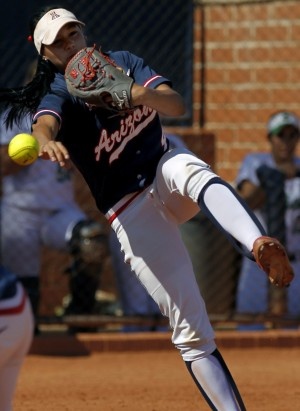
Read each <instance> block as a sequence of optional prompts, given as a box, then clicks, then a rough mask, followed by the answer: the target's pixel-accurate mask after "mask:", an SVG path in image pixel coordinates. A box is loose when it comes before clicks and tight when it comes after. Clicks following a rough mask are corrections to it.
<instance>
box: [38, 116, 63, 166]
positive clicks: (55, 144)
mask: <svg viewBox="0 0 300 411" xmlns="http://www.w3.org/2000/svg"><path fill="white" fill-rule="evenodd" d="M58 130H59V123H58V121H57V120H56V119H55V118H54V117H52V116H42V117H39V118H38V121H37V122H36V123H35V124H34V125H33V126H32V135H33V136H34V137H35V138H36V139H37V141H38V143H39V147H40V154H39V156H40V157H42V158H44V159H50V160H51V161H57V162H59V164H60V165H61V166H66V161H67V160H69V153H68V150H67V149H66V148H65V147H64V145H63V144H62V143H61V142H59V141H55V138H56V135H57V133H58Z"/></svg>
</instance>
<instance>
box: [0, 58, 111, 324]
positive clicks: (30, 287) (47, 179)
mask: <svg viewBox="0 0 300 411" xmlns="http://www.w3.org/2000/svg"><path fill="white" fill-rule="evenodd" d="M36 64H37V63H36V61H34V62H33V63H32V64H31V65H30V67H29V69H28V73H27V76H26V80H25V83H28V82H29V81H30V80H31V78H32V77H33V75H34V73H35V70H36ZM5 120H6V113H5V112H2V113H1V118H0V167H1V170H0V171H1V172H0V181H1V188H2V190H1V191H2V192H1V201H0V207H1V208H0V211H1V216H0V218H1V225H2V229H1V233H0V240H1V245H0V247H1V249H0V251H1V261H2V263H3V264H4V265H5V267H7V268H8V269H9V270H10V271H12V272H14V273H16V275H17V276H18V278H19V279H20V281H21V282H22V283H23V285H24V287H25V289H26V291H27V293H28V296H29V298H30V301H31V304H32V309H33V313H34V315H35V317H37V316H38V311H39V299H40V271H41V252H42V246H46V247H50V248H53V249H55V250H60V251H65V252H68V253H69V254H70V256H71V264H70V267H69V268H68V269H67V270H66V272H67V273H68V274H69V288H70V301H69V304H68V306H67V307H66V308H65V313H67V314H87V313H92V312H93V310H94V308H95V304H96V299H95V296H96V292H97V289H98V287H99V278H100V274H101V270H102V262H103V259H104V256H106V255H107V237H106V234H105V232H104V227H103V226H102V224H100V223H99V222H97V221H94V220H91V219H89V218H88V216H87V215H86V214H85V213H84V212H83V210H82V209H81V208H80V207H79V205H78V204H77V202H76V201H75V198H74V184H73V172H72V167H71V166H70V167H69V168H62V167H60V166H59V165H58V164H57V163H52V162H51V161H45V160H42V159H40V158H38V159H37V160H36V161H35V162H34V163H33V164H31V165H29V166H20V165H18V164H16V163H14V162H13V161H12V160H11V159H10V158H9V156H8V144H9V142H10V140H11V139H12V138H13V137H14V136H15V135H17V134H19V133H29V134H30V132H31V119H30V118H29V117H28V116H26V117H23V118H21V120H20V122H19V123H18V124H16V123H15V124H13V125H12V127H7V126H6V123H5ZM36 331H37V328H36Z"/></svg>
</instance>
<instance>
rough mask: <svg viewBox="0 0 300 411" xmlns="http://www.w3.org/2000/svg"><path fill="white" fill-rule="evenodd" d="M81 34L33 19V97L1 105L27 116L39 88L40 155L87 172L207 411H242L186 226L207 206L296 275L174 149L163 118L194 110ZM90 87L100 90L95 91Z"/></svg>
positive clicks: (75, 26) (152, 76) (73, 22)
mask: <svg viewBox="0 0 300 411" xmlns="http://www.w3.org/2000/svg"><path fill="white" fill-rule="evenodd" d="M83 27H84V23H82V22H80V21H79V20H78V19H77V18H76V17H75V16H74V14H73V13H71V12H70V11H68V10H65V9H51V10H48V11H47V10H43V11H42V12H41V13H40V14H39V15H37V14H36V15H35V16H34V18H33V20H32V22H31V29H32V31H31V38H32V40H33V41H34V44H35V47H36V49H37V51H38V53H39V55H40V62H39V68H38V75H37V76H36V77H35V79H34V80H33V82H32V84H31V86H30V89H31V92H29V90H28V89H27V90H23V94H22V96H21V93H20V91H19V92H18V91H17V90H16V91H15V93H12V92H11V91H9V90H8V91H6V90H2V91H1V93H0V98H1V99H2V100H6V101H9V102H10V103H11V104H14V110H18V108H19V109H22V108H23V109H24V107H25V106H26V102H25V104H24V96H25V95H26V97H27V100H28V101H27V103H28V104H27V106H29V105H30V104H31V107H32V105H34V102H33V101H32V98H33V97H32V96H33V94H32V91H33V88H34V87H35V90H41V92H42V94H40V95H39V98H38V99H37V100H36V103H37V107H36V110H35V114H34V121H33V125H32V134H33V135H34V136H35V137H36V138H37V139H38V141H39V144H40V155H41V156H42V157H43V158H48V159H50V161H57V162H59V163H60V165H62V166H64V165H65V164H66V162H67V161H68V159H69V158H71V159H72V161H73V162H74V164H75V165H76V166H77V167H78V169H79V170H80V171H81V173H82V175H83V176H84V178H85V180H86V182H87V184H88V185H89V187H90V190H91V192H92V194H93V196H94V198H95V201H96V204H97V206H98V208H99V210H100V211H101V212H102V213H103V214H104V215H105V216H106V218H107V220H108V221H109V222H110V224H111V227H112V229H113V230H114V231H115V232H116V234H117V237H118V239H119V242H120V247H121V249H122V251H123V253H124V259H125V261H126V262H128V263H129V264H130V266H131V268H132V270H133V271H134V272H135V274H136V275H137V276H138V278H139V280H140V281H141V283H142V284H143V285H144V287H145V288H146V289H147V291H148V293H149V294H150V295H151V296H152V298H153V299H154V300H155V301H156V303H157V304H158V306H159V308H160V310H161V312H162V313H163V315H165V316H167V317H168V318H169V322H170V326H171V328H172V330H173V335H172V341H173V343H174V345H175V346H176V348H177V349H178V350H179V351H180V353H181V355H182V358H183V360H184V361H185V363H186V365H187V368H188V370H189V372H190V374H191V376H192V378H193V380H194V381H195V383H196V385H197V387H198V389H199V391H200V392H201V393H202V394H203V397H204V398H205V400H206V401H207V403H208V405H209V406H210V408H211V409H212V410H222V411H235V410H245V409H246V408H245V405H244V403H243V400H242V398H241V396H240V394H239V392H238V389H237V387H236V384H235V383H234V380H233V377H232V376H231V374H230V372H229V370H228V368H227V366H226V364H225V362H224V360H223V359H222V356H221V354H220V352H219V351H218V349H217V347H216V343H215V340H214V332H213V328H212V326H211V324H210V322H209V318H208V315H207V312H206V308H205V303H204V301H203V299H202V297H201V295H200V292H199V288H198V285H197V282H196V279H195V275H194V272H193V267H192V263H191V260H190V257H189V255H188V252H187V250H186V248H185V246H184V244H183V241H182V239H181V236H180V231H179V228H178V225H179V224H181V223H183V222H185V221H187V220H188V219H190V218H191V217H193V216H194V215H195V214H196V213H197V212H199V208H200V209H201V210H202V212H203V213H205V214H206V215H207V216H208V217H209V218H211V219H212V220H213V221H214V222H215V223H216V224H217V225H218V226H219V228H220V230H222V231H223V232H224V233H227V235H228V236H229V237H230V238H234V240H232V241H234V242H238V243H241V244H243V245H244V246H245V247H246V249H247V250H248V254H249V256H251V254H252V253H253V254H254V257H255V259H256V261H257V263H258V264H260V265H261V266H262V267H263V269H264V270H265V271H266V273H267V275H268V276H269V277H270V279H271V281H273V282H274V283H275V284H277V285H278V286H285V285H288V284H289V283H290V282H291V280H292V278H293V272H292V269H291V266H290V263H289V261H288V258H287V255H286V253H285V250H284V248H283V247H282V246H281V244H280V243H279V242H278V241H277V240H276V239H271V238H269V237H265V236H264V232H263V229H262V228H261V226H260V224H259V223H258V221H257V220H256V218H255V217H254V215H253V214H252V212H251V211H250V210H248V208H246V206H245V205H244V203H243V202H242V201H241V199H240V198H239V197H237V194H236V192H235V191H234V190H233V189H232V188H231V187H230V186H229V185H228V184H226V183H225V182H224V181H223V180H221V178H219V177H218V176H217V175H216V174H215V173H213V171H212V170H211V169H210V167H209V165H208V164H206V163H205V162H204V161H202V160H201V159H199V158H197V157H196V156H195V154H193V153H192V152H190V151H189V150H187V149H182V148H176V149H171V150H170V149H169V144H168V140H167V138H166V137H165V135H164V133H163V132H162V127H161V123H160V118H159V113H160V114H163V115H165V116H172V117H180V116H181V115H183V114H184V112H185V106H184V103H183V99H182V97H181V96H180V95H179V94H178V93H177V92H176V91H174V90H173V89H172V86H171V82H170V81H169V80H168V79H167V78H165V77H163V76H161V75H159V74H158V73H156V72H155V71H154V70H153V69H152V68H151V67H149V66H148V65H147V64H146V63H145V62H144V61H143V59H142V58H140V57H137V56H135V55H133V54H131V53H130V52H127V51H115V52H109V53H105V54H103V52H102V53H101V52H97V51H96V50H95V47H90V48H87V49H86V37H85V35H84V32H83ZM77 53H78V54H77ZM103 56H104V57H103ZM73 57H74V60H73V62H74V66H73V67H70V65H68V63H69V62H70V61H71V59H73ZM103 59H104V60H105V61H104V60H103ZM71 64H72V63H71ZM67 65H68V70H67V71H66V73H68V76H67V79H68V85H69V86H70V85H71V84H72V83H74V82H75V83H76V84H77V86H78V87H79V90H77V91H78V93H79V94H81V95H82V97H81V98H78V97H75V96H74V95H72V94H70V92H69V91H68V89H67V86H66V80H65V76H64V73H65V69H66V66H67ZM120 73H121V74H120ZM95 76H96V80H95ZM98 76H99V77H98ZM100 77H101V78H100ZM91 79H92V80H95V82H94V83H93V82H92V85H93V84H99V87H96V88H94V89H93V86H92V85H91V84H90V82H91ZM110 79H111V80H112V83H113V84H110ZM116 79H119V80H120V82H119V83H118V82H115V83H114V81H115V80H116ZM42 80H43V82H41V81H42ZM81 86H82V88H81ZM45 90H49V91H48V92H47V91H46V92H45ZM111 90H113V91H112V92H111ZM87 91H89V93H91V94H89V93H88V95H86V92H87ZM102 91H104V94H102ZM24 93H25V94H24ZM74 93H75V92H74ZM78 93H77V94H78ZM41 98H42V99H41ZM11 115H12V116H11V117H13V112H12V113H11ZM199 247H201V245H200V244H199ZM141 372H142V370H141Z"/></svg>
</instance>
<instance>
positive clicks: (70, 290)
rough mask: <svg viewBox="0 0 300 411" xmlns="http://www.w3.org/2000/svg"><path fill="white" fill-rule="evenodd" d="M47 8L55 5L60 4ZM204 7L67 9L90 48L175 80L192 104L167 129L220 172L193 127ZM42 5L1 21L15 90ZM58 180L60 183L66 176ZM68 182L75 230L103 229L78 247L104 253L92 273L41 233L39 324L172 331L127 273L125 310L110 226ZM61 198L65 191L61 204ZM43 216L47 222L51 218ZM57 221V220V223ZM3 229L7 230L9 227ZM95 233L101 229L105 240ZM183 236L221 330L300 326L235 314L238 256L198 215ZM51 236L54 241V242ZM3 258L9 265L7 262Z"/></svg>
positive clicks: (178, 2)
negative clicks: (199, 19) (32, 21)
mask: <svg viewBox="0 0 300 411" xmlns="http://www.w3.org/2000/svg"><path fill="white" fill-rule="evenodd" d="M215 3H216V4H217V3H218V2H215ZM255 3H257V2H255ZM43 4H44V5H47V4H53V2H44V3H43ZM203 4H205V5H206V6H207V5H209V4H210V5H212V4H213V2H203ZM203 4H202V2H193V1H191V0H188V1H187V0H162V1H160V2H158V1H155V0H143V1H141V0H135V1H132V0H119V1H117V0H106V1H105V2H103V1H93V2H86V1H83V0H78V1H76V2H75V1H61V2H60V5H61V6H63V7H66V8H69V9H72V10H73V11H74V13H75V14H76V15H77V17H78V18H79V19H80V20H82V21H84V22H86V23H87V28H86V34H87V38H88V43H89V44H93V43H96V44H98V45H100V46H101V47H102V48H103V50H117V49H125V50H126V49H127V50H130V51H131V52H133V53H135V54H137V55H141V56H143V57H144V59H145V60H146V61H147V62H149V64H150V65H151V66H152V67H154V68H155V69H156V70H157V71H158V72H159V73H161V74H162V75H165V76H166V77H168V78H170V79H172V81H173V85H174V88H175V89H177V90H178V91H179V92H180V93H181V94H182V95H183V97H184V99H185V102H186V105H187V107H188V112H187V114H186V116H185V117H184V118H181V119H180V121H178V120H175V119H171V120H168V121H167V120H166V119H163V123H164V126H165V127H166V129H167V130H168V129H169V130H171V131H172V132H175V133H176V134H178V135H180V136H181V137H182V139H183V140H184V141H185V143H186V144H187V145H188V146H189V147H190V148H191V149H192V150H193V151H195V152H196V153H197V154H198V155H199V156H201V157H202V158H204V160H206V161H208V162H209V163H210V164H212V165H214V163H215V161H216V159H215V139H216V136H215V135H213V134H211V135H210V136H209V141H210V142H209V143H207V141H208V140H206V138H205V134H207V133H206V132H205V130H202V129H199V127H198V128H197V127H196V131H193V126H194V124H193V118H195V116H194V111H195V110H196V111H197V110H198V111H199V110H203V107H196V106H195V102H194V100H193V96H195V94H194V93H195V90H194V89H193V87H195V82H194V75H195V74H194V70H195V47H196V48H197V47H198V46H199V45H198V46H197V44H195V38H194V35H195V33H194V31H193V27H194V24H195V9H196V8H197V7H200V6H203ZM40 5H41V4H40V1H33V0H27V1H26V2H19V1H17V0H11V1H10V2H9V3H8V4H7V5H6V6H5V7H6V14H5V15H4V14H3V13H2V17H1V19H2V21H1V44H0V51H1V56H2V59H1V62H0V64H1V86H10V87H13V86H16V85H20V84H22V82H23V78H24V75H25V71H26V67H27V65H28V64H29V62H30V61H32V59H33V58H34V56H35V53H34V50H33V45H32V44H29V43H28V42H27V40H26V38H27V36H28V34H29V33H28V32H27V31H26V30H27V21H28V18H29V16H30V15H31V13H32V11H33V10H35V9H36V8H37V7H40ZM25 18H26V19H25ZM201 70H202V68H201ZM204 80H205V79H204ZM196 117H197V116H196ZM187 130H188V131H187ZM57 178H60V177H59V174H57ZM71 178H72V179H73V180H74V195H75V199H76V201H77V203H78V205H79V207H80V209H81V211H82V212H83V213H84V214H83V215H82V216H80V212H78V214H76V218H75V219H73V220H72V218H71V217H70V224H72V223H73V228H74V226H75V225H76V224H75V223H78V221H82V219H83V220H85V219H86V221H88V222H89V223H90V222H96V223H97V224H99V226H98V228H97V229H96V231H95V230H94V229H95V227H94V226H93V225H92V226H89V225H88V226H87V229H86V230H85V227H84V229H83V233H82V232H80V233H79V234H78V232H77V234H78V238H77V240H78V241H79V245H78V244H77V247H83V248H85V247H87V246H90V247H94V248H92V249H93V250H94V251H95V250H96V249H97V247H98V246H99V247H100V248H101V251H100V254H99V255H100V258H99V261H98V264H96V265H95V264H94V261H92V262H91V261H89V262H88V263H86V262H85V263H84V264H87V265H83V266H82V263H81V262H78V258H77V256H76V252H74V250H72V249H71V248H70V244H68V245H67V246H66V245H65V246H64V247H60V244H58V243H56V244H55V242H54V244H52V245H51V246H49V244H45V243H43V238H46V234H45V232H43V230H44V228H43V226H42V225H41V226H40V235H41V237H40V239H39V242H40V256H39V255H36V256H35V257H34V258H35V259H36V260H39V259H40V264H41V268H40V272H39V278H40V284H39V289H40V302H39V308H38V312H37V316H38V318H39V322H40V323H41V324H45V323H46V324H47V325H49V324H58V323H59V324H67V326H68V327H69V328H70V329H73V330H78V329H85V328H87V329H88V330H91V329H94V330H97V331H99V330H103V329H105V330H106V329H109V330H120V329H123V328H124V327H125V328H126V327H128V328H129V329H136V328H135V327H138V328H139V329H150V330H156V329H165V328H166V327H167V324H166V321H165V319H163V318H162V317H161V316H160V315H159V313H158V311H157V308H156V307H154V306H153V305H152V304H151V302H150V301H149V300H148V299H147V297H146V296H145V293H144V290H143V288H141V287H140V284H137V283H136V282H135V281H134V280H133V282H132V281H131V280H132V273H130V272H128V274H127V275H128V276H131V277H130V281H128V287H129V286H130V284H131V286H132V287H133V288H132V289H131V290H130V289H128V290H127V291H128V295H129V296H131V300H132V301H131V304H129V303H128V301H127V303H126V296H124V295H123V291H124V284H125V286H126V282H125V283H124V282H123V283H122V285H121V286H120V284H121V282H122V279H121V278H120V277H119V276H118V275H117V273H116V265H115V260H114V258H113V255H112V249H111V243H110V236H111V233H110V228H109V226H108V225H107V223H106V221H105V220H104V219H103V217H102V216H101V215H100V214H99V213H98V211H97V209H96V207H95V204H94V200H93V199H92V198H91V195H90V193H89V191H88V189H87V187H86V185H85V183H84V182H83V181H82V178H81V176H80V175H79V174H78V173H77V172H76V171H74V172H73V174H72V177H71ZM20 184H21V180H20ZM62 187H63V186H62ZM40 190H41V192H43V195H44V196H45V202H47V201H48V202H49V204H50V203H51V201H52V200H51V195H52V193H51V187H50V186H49V187H45V186H44V187H42V186H41V187H40ZM64 195H65V194H64V192H62V197H64ZM47 196H49V197H48V199H47ZM43 212H44V214H46V211H45V210H43ZM52 212H53V211H52ZM37 213H39V211H38V210H36V212H35V214H36V216H37ZM54 214H55V212H53V217H55V216H54ZM79 217H80V218H79ZM36 220H38V219H37V218H36ZM41 221H42V219H41ZM53 221H55V218H53ZM3 224H7V221H4V222H3ZM9 224H10V241H11V242H10V247H12V249H13V254H14V257H13V258H14V259H15V260H18V259H19V260H20V261H21V263H19V264H21V265H24V266H26V265H28V266H30V261H29V259H30V256H29V255H28V254H27V252H26V243H22V242H21V241H18V240H17V238H18V237H19V235H18V231H22V230H23V225H22V220H21V219H20V220H18V218H15V219H14V220H13V221H10V222H9ZM41 224H42V223H41ZM50 224H51V221H50ZM56 224H57V230H62V227H63V224H62V223H60V222H57V223H56ZM99 227H100V228H99ZM55 229H56V226H55V225H53V224H52V226H51V230H53V232H54V231H55ZM98 229H99V230H100V231H101V233H100V234H99V232H98V231H97V230H98ZM14 230H16V231H14ZM181 230H182V236H183V239H184V241H185V243H186V245H187V248H188V250H189V252H190V255H191V258H192V262H193V265H194V268H195V274H196V277H197V281H198V284H199V288H200V289H201V292H202V295H203V297H204V299H205V301H206V304H207V309H208V312H209V315H210V317H211V319H212V321H213V322H214V323H215V324H216V326H217V325H218V326H222V327H223V326H224V327H231V326H236V325H237V324H241V323H243V324H244V323H248V322H250V323H252V322H256V323H264V324H267V325H268V326H277V325H278V324H279V325H280V326H281V325H282V324H289V325H290V324H291V325H292V326H294V325H295V324H296V325H297V324H298V321H299V317H298V316H286V315H285V314H284V313H279V315H278V314H277V315H276V316H274V315H271V314H270V313H268V312H265V313H257V314H255V315H237V314H236V312H235V304H236V292H237V284H238V278H239V271H240V267H241V257H240V255H239V254H238V253H237V251H236V250H235V249H234V248H233V247H232V245H231V244H230V243H229V242H228V240H227V239H225V237H223V235H222V234H220V233H219V231H218V230H217V229H216V228H215V227H214V226H213V225H212V224H211V223H210V222H209V221H208V220H207V219H205V218H204V217H203V216H202V215H201V214H199V215H197V216H196V217H195V218H194V219H193V220H191V221H190V222H188V223H186V224H184V225H183V226H182V228H181ZM32 235H33V234H32V233H31V232H30V231H28V237H27V240H28V242H30V241H31V240H32V237H31V236H32ZM53 237H54V238H55V234H53ZM14 239H15V240H14ZM97 250H98V251H95V255H98V254H97V252H99V249H97ZM2 258H3V260H5V258H4V256H2ZM126 270H128V268H126ZM78 273H79V275H78ZM17 274H18V273H17ZM32 274H33V272H32ZM134 289H135V291H134ZM78 293H79V294H80V296H81V297H80V299H81V300H82V298H83V300H86V301H87V304H86V305H85V304H84V303H82V301H81V302H78V304H79V306H78V305H77V306H76V304H74V298H76V297H74V296H76V295H78ZM72 297H73V305H72ZM284 298H285V297H284ZM76 301H77V300H76ZM78 301H79V300H78ZM89 302H90V303H91V304H89ZM80 304H82V305H80ZM299 314H300V313H299Z"/></svg>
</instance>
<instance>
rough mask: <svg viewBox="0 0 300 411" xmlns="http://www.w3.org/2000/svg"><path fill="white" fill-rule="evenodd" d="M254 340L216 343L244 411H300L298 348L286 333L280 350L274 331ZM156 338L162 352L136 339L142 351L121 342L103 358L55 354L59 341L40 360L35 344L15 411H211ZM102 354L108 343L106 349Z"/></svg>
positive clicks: (179, 364) (21, 380) (178, 362)
mask: <svg viewBox="0 0 300 411" xmlns="http://www.w3.org/2000/svg"><path fill="white" fill-rule="evenodd" d="M221 335H222V336H223V335H224V334H221ZM251 335H253V337H252V340H256V343H255V344H254V345H253V344H252V346H251V344H249V341H250V337H247V338H245V335H242V336H241V335H240V336H241V338H242V339H243V338H244V341H246V342H247V344H244V345H245V348H241V344H235V346H234V344H233V335H231V337H230V338H231V340H230V341H231V342H230V345H231V346H232V345H233V348H228V347H227V346H226V345H228V343H229V340H228V341H227V343H226V342H225V339H224V338H225V337H223V340H222V339H221V338H220V337H219V341H220V345H221V346H222V347H221V352H222V354H223V356H224V358H225V360H226V361H227V363H228V365H229V367H230V369H231V371H232V373H233V375H234V377H235V379H236V382H237V384H238V386H239V389H240V391H241V393H242V395H243V397H244V400H245V403H246V406H247V410H253V411H295V410H298V409H300V372H299V370H300V346H299V344H297V345H298V346H297V345H295V344H294V343H292V344H290V341H292V340H293V338H288V335H285V339H282V340H281V345H282V347H281V348H280V345H278V341H280V340H276V341H275V339H274V333H273V334H271V335H273V339H272V338H270V337H268V338H265V340H263V339H262V337H260V338H258V335H259V334H258V335H255V334H251ZM279 335H280V333H279ZM297 335H298V333H297ZM112 337H113V338H112ZM112 337H110V336H99V337H97V336H92V335H91V337H90V338H89V337H88V336H84V337H81V339H82V340H84V341H87V340H91V341H92V340H94V341H95V340H97V339H102V340H103V339H104V340H106V341H108V340H109V339H111V338H112V339H117V338H118V337H117V336H112ZM158 337H159V338H158V342H159V345H161V346H163V347H164V348H163V349H161V350H160V349H159V345H155V343H154V342H155V336H153V334H152V336H151V338H150V337H149V340H148V343H147V337H146V336H145V337H143V338H142V337H141V336H137V338H136V340H139V339H140V341H143V344H144V348H145V349H144V350H142V349H140V350H136V351H135V350H134V349H133V350H131V349H130V346H129V345H128V346H126V344H125V345H124V347H125V351H122V350H120V346H116V345H111V346H110V347H111V348H110V350H109V349H105V350H103V347H102V350H101V351H102V352H99V350H98V351H97V350H95V351H88V350H85V351H83V350H81V351H78V350H77V351H76V350H73V351H72V349H71V347H70V351H66V354H67V355H62V354H60V355H58V354H57V352H58V351H57V347H56V349H54V345H55V344H56V345H57V344H58V345H59V343H58V340H53V339H51V338H49V340H50V343H51V344H52V347H53V349H52V354H51V352H49V351H48V355H45V354H44V355H41V354H38V355H37V354H33V352H36V353H38V352H42V346H41V345H36V344H35V347H33V350H32V351H31V352H32V353H31V354H30V355H29V356H28V357H27V358H26V360H25V363H24V366H23V368H22V372H21V375H20V378H19V383H18V387H17V391H16V396H15V404H14V405H15V408H14V411H57V410H59V411H96V410H97V411H98V410H101V411H175V410H180V411H192V410H195V411H196V410H203V411H204V410H208V409H209V408H208V406H207V405H206V404H205V403H204V401H203V400H202V397H201V396H200V394H199V393H198V391H197V389H196V387H195V386H194V383H193V382H192V380H191V378H190V376H189V374H188V372H187V370H186V368H185V365H184V363H183V362H182V360H181V357H180V355H179V353H178V352H177V350H176V349H174V348H172V349H170V348H165V346H164V344H163V343H162V342H163V340H164V337H163V336H158ZM122 338H123V341H125V337H124V336H123V337H122V336H120V339H122ZM241 338H239V339H241ZM297 338H298V337H297ZM167 339H168V336H166V338H165V340H167ZM51 340H52V341H51ZM63 340H65V339H64V338H63V339H61V342H62V341H63ZM236 340H237V341H238V338H236ZM70 341H71V340H68V339H67V340H66V345H68V344H71V343H70ZM91 341H89V342H90V344H91ZM126 341H127V342H129V343H130V344H132V345H131V348H134V343H133V341H135V336H134V335H130V336H129V335H128V336H126ZM257 341H260V343H258V342H257ZM297 341H298V340H297ZM123 343H124V342H123ZM146 344H148V345H146ZM249 345H250V348H249ZM62 346H63V344H62ZM151 346H153V349H151ZM90 347H93V345H90ZM95 347H96V346H95V345H94V348H95ZM113 347H114V348H115V349H114V348H113ZM136 347H138V345H136ZM170 347H171V346H170ZM106 348H109V345H107V344H106ZM140 348H141V347H140ZM65 349H66V346H65V347H64V350H65ZM63 352H64V351H63V350H62V351H61V353H63ZM53 353H56V354H55V355H53ZM49 354H51V355H49Z"/></svg>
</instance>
